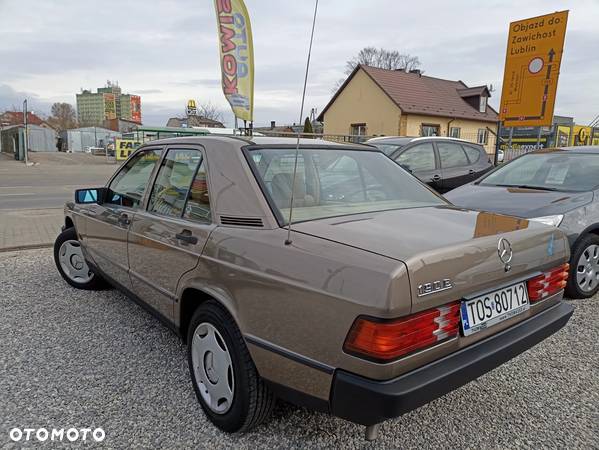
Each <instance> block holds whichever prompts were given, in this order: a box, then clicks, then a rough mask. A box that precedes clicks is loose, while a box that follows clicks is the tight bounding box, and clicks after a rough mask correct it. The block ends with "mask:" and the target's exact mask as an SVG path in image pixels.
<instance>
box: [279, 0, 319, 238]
mask: <svg viewBox="0 0 599 450" xmlns="http://www.w3.org/2000/svg"><path fill="white" fill-rule="evenodd" d="M317 11H318V0H316V3H315V4H314V17H313V18H312V33H311V34H310V46H309V47H308V60H307V61H306V74H305V76H304V91H303V93H302V106H301V108H300V117H299V121H298V124H301V123H302V118H303V117H304V101H305V99H306V85H307V84H308V71H309V70H310V56H311V55H312V42H313V41H314V27H315V26H316V12H317ZM299 145H300V132H299V131H298V132H297V143H296V145H295V161H294V163H293V177H292V178H291V198H290V199H289V221H288V222H287V239H285V245H291V242H292V241H291V219H292V217H293V197H294V194H295V178H296V176H297V158H298V156H299Z"/></svg>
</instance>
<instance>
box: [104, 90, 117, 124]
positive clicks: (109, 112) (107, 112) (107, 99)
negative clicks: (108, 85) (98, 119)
mask: <svg viewBox="0 0 599 450" xmlns="http://www.w3.org/2000/svg"><path fill="white" fill-rule="evenodd" d="M102 96H103V97H104V119H105V120H111V119H116V99H115V96H114V94H102Z"/></svg>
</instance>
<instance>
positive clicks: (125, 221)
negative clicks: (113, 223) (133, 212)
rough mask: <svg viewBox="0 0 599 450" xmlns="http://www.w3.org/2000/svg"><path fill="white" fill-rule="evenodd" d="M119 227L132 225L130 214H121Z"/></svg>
mask: <svg viewBox="0 0 599 450" xmlns="http://www.w3.org/2000/svg"><path fill="white" fill-rule="evenodd" d="M117 222H118V223H119V225H129V224H130V223H131V219H129V214H127V213H120V214H119V218H118V221H117Z"/></svg>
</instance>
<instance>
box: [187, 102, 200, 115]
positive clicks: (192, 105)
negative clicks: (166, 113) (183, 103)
mask: <svg viewBox="0 0 599 450" xmlns="http://www.w3.org/2000/svg"><path fill="white" fill-rule="evenodd" d="M187 115H188V116H197V115H198V108H197V106H196V101H195V100H193V99H192V100H189V101H188V102H187Z"/></svg>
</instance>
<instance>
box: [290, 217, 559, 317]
mask: <svg viewBox="0 0 599 450" xmlns="http://www.w3.org/2000/svg"><path fill="white" fill-rule="evenodd" d="M293 228H294V229H295V230H296V231H299V232H303V233H307V234H311V235H314V236H318V237H321V238H324V239H329V240H331V241H335V242H339V243H342V244H346V245H350V246H354V247H357V248H361V249H364V250H368V251H371V252H374V253H377V254H380V255H383V256H386V257H389V258H393V259H396V260H398V261H402V262H403V263H405V265H406V266H407V268H408V274H409V278H410V286H411V299H412V312H418V311H422V310H425V309H428V308H431V307H435V306H439V305H443V304H445V303H448V302H450V301H455V300H459V299H462V298H465V297H470V296H473V295H476V294H478V293H483V292H485V291H490V290H493V289H496V288H497V287H501V286H505V285H509V284H511V283H515V282H517V281H519V280H522V279H524V278H529V277H532V276H533V275H534V274H535V273H536V272H538V271H540V270H543V269H545V268H550V267H552V266H557V265H559V264H561V263H563V262H565V260H566V258H567V255H568V249H567V242H566V239H565V237H564V235H563V234H562V233H561V232H560V231H558V230H557V229H555V228H552V227H548V226H545V225H542V224H538V223H536V222H530V221H528V220H525V219H518V218H514V217H510V216H503V215H499V214H493V213H485V212H474V211H469V210H463V209H458V208H454V207H451V206H439V207H426V208H412V209H404V210H392V211H382V212H376V213H367V214H358V215H352V216H344V217H335V218H328V219H321V220H315V221H310V222H303V223H299V224H295V225H294V226H293ZM500 238H505V239H507V240H508V241H509V243H510V245H511V249H512V252H513V256H512V258H511V260H510V261H509V267H506V263H505V262H504V261H502V260H501V259H500V257H499V254H498V243H499V239H500ZM390 313H392V311H390Z"/></svg>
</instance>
